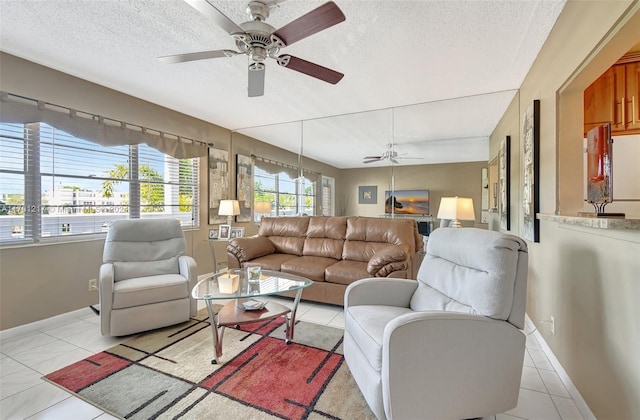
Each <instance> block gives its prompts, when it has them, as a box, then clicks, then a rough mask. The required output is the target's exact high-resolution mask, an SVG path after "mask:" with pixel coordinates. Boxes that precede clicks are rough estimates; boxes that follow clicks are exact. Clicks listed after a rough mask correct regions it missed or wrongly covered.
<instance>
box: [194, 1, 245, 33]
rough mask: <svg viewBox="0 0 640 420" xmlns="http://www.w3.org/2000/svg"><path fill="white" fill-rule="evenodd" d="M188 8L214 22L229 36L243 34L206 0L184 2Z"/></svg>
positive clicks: (240, 29)
mask: <svg viewBox="0 0 640 420" xmlns="http://www.w3.org/2000/svg"><path fill="white" fill-rule="evenodd" d="M184 1H185V2H186V3H187V4H189V6H191V7H193V8H194V9H196V10H197V11H198V12H200V13H202V14H203V15H204V16H206V17H207V18H209V19H211V20H212V21H214V22H215V23H216V24H217V25H218V26H219V27H221V28H222V29H224V30H225V31H227V33H228V34H229V35H233V34H237V33H243V32H244V31H243V30H242V28H240V27H239V26H238V25H236V24H235V23H234V22H233V21H232V20H231V19H229V18H228V17H227V16H226V15H225V14H224V13H222V12H221V11H220V10H218V9H217V8H216V7H215V6H213V5H212V4H211V3H209V2H208V1H207V0H184Z"/></svg>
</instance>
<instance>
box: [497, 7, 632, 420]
mask: <svg viewBox="0 0 640 420" xmlns="http://www.w3.org/2000/svg"><path fill="white" fill-rule="evenodd" d="M629 6H631V8H632V10H631V11H629V10H628V8H629ZM639 8H640V7H639V5H638V2H637V1H634V2H630V1H593V2H582V1H575V2H574V1H570V2H568V3H567V5H566V6H565V9H564V11H563V13H562V14H561V16H560V18H559V20H558V22H557V24H556V26H555V27H554V29H553V31H552V33H551V36H550V37H549V39H548V40H547V42H546V44H545V46H544V48H543V50H542V52H541V53H540V55H539V56H538V58H537V60H536V62H535V63H534V66H533V68H532V69H531V71H530V72H529V74H528V75H527V77H526V79H525V81H524V83H523V84H522V87H521V89H520V94H519V96H518V97H516V99H515V100H514V102H513V103H512V104H511V105H510V107H509V109H508V110H507V112H506V113H505V115H504V116H503V118H502V120H501V122H500V124H499V125H498V127H497V128H496V130H495V131H494V133H493V134H492V136H491V146H490V153H491V156H492V157H495V155H496V154H497V149H498V144H499V141H500V140H501V139H502V138H504V136H505V135H511V139H512V142H513V143H512V152H516V154H517V155H513V156H512V164H513V170H512V172H511V175H512V183H513V185H514V187H513V189H512V203H511V210H512V214H514V217H513V218H512V226H515V228H514V229H513V231H514V232H515V233H517V234H520V235H521V234H522V229H523V226H522V222H521V220H522V210H521V208H520V205H519V200H520V191H521V189H522V177H521V176H520V171H521V163H520V159H521V156H520V154H519V153H520V150H521V148H522V145H521V136H520V133H521V131H522V125H521V123H522V113H523V112H524V110H525V109H526V107H527V106H529V104H531V103H532V101H533V100H534V99H540V101H541V106H540V108H541V136H540V141H541V144H540V146H541V149H540V181H541V182H540V197H541V201H540V209H541V212H543V213H551V214H553V213H555V212H559V213H574V212H577V211H579V210H581V209H582V206H583V197H584V196H583V175H582V174H583V171H582V161H583V158H582V153H583V152H582V147H583V146H582V125H583V117H582V92H583V91H584V89H585V88H586V87H587V86H588V85H589V84H590V83H591V82H592V81H593V80H594V79H595V78H597V77H598V76H599V75H600V74H601V73H602V72H603V71H604V70H605V69H606V68H607V67H609V66H610V65H611V64H612V63H613V62H614V61H615V60H616V59H617V58H619V57H620V56H622V55H623V54H624V53H625V52H626V51H627V50H629V49H630V48H631V46H632V45H634V44H636V43H637V42H638V40H640V30H638V28H640V12H638V9H639ZM630 16H631V17H632V20H631V21H630V22H628V23H626V24H625V25H624V28H623V29H621V30H618V29H619V28H617V27H616V25H617V22H623V23H624V22H626V21H627V20H628V19H629V17H630ZM612 28H613V30H612ZM614 147H615V146H614ZM635 159H636V162H637V163H640V161H639V159H638V157H637V156H636V157H635ZM621 175H622V174H616V176H621ZM514 193H515V195H514ZM514 210H515V212H514ZM540 227H541V229H540V242H539V243H529V253H530V262H529V264H530V265H529V287H528V304H527V313H528V314H529V316H530V317H531V319H532V320H533V321H534V322H535V323H536V325H537V327H538V329H539V331H540V332H541V334H542V335H543V336H544V338H545V340H546V341H547V343H548V344H549V346H550V347H551V349H552V350H553V352H554V354H555V355H556V356H557V357H558V359H559V361H560V363H561V364H562V366H563V368H564V369H565V370H566V372H567V373H568V375H569V377H570V378H571V380H572V381H573V383H574V384H575V385H576V387H577V388H578V390H579V391H580V393H581V395H582V397H583V398H584V399H585V401H586V403H587V404H588V406H589V407H590V409H591V410H592V412H593V413H594V414H595V415H596V417H598V418H602V419H605V418H610V419H631V418H637V417H638V413H640V398H638V396H640V358H639V357H638V354H640V329H639V328H638V326H637V323H638V320H639V319H640V309H639V308H640V306H639V305H638V302H639V301H640V281H639V280H640V258H639V257H640V234H638V231H607V230H601V229H590V228H579V227H572V226H568V225H563V224H557V223H555V222H548V221H541V223H540ZM551 316H553V317H555V330H556V331H555V335H553V334H551V331H550V328H549V324H546V323H541V321H544V320H548V319H549V318H550V317H551Z"/></svg>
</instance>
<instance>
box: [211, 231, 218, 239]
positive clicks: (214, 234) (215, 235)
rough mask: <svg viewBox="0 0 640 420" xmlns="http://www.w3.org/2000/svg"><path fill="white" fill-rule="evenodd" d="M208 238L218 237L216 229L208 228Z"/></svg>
mask: <svg viewBox="0 0 640 420" xmlns="http://www.w3.org/2000/svg"><path fill="white" fill-rule="evenodd" d="M209 239H218V229H209Z"/></svg>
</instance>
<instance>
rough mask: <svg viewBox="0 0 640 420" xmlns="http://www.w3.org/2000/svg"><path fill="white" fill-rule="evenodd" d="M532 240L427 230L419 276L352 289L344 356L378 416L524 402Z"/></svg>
mask: <svg viewBox="0 0 640 420" xmlns="http://www.w3.org/2000/svg"><path fill="white" fill-rule="evenodd" d="M527 264H528V254H527V246H526V243H525V242H524V241H522V240H521V239H520V238H518V237H516V236H512V235H507V234H503V233H498V232H492V231H487V230H481V229H475V228H460V229H455V228H440V229H436V230H435V231H433V232H432V233H431V235H430V236H429V241H428V242H427V252H426V256H425V258H424V260H423V262H422V265H421V266H420V270H419V272H418V281H415V280H402V279H393V280H389V279H382V278H376V279H363V280H360V281H357V282H355V283H353V284H351V285H350V286H349V287H348V288H347V290H346V292H345V301H344V313H345V332H344V357H345V360H346V362H347V365H348V366H349V369H350V371H351V373H352V374H353V377H354V378H355V380H356V383H357V384H358V386H359V387H360V390H361V391H362V394H363V395H364V397H365V399H366V400H367V403H368V404H369V406H370V407H371V409H372V411H373V412H374V414H375V415H376V416H377V417H378V418H379V419H464V418H476V417H483V416H489V415H493V414H496V413H501V412H504V411H507V410H510V409H512V408H514V407H515V406H516V405H517V401H518V394H519V390H520V379H521V376H522V366H523V360H524V351H525V335H524V334H523V332H522V331H521V329H522V328H523V327H524V316H525V299H526V291H527Z"/></svg>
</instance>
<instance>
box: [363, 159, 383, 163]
mask: <svg viewBox="0 0 640 420" xmlns="http://www.w3.org/2000/svg"><path fill="white" fill-rule="evenodd" d="M381 160H382V159H370V160H363V161H362V163H373V162H379V161H381Z"/></svg>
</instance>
